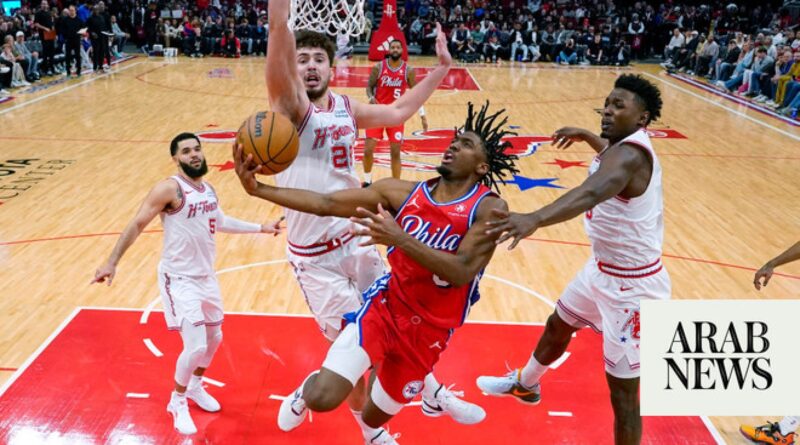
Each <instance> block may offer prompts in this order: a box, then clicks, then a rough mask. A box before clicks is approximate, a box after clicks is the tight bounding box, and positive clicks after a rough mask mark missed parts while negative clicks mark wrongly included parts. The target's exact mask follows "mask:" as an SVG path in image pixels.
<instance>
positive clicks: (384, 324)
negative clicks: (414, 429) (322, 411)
mask: <svg viewBox="0 0 800 445" xmlns="http://www.w3.org/2000/svg"><path fill="white" fill-rule="evenodd" d="M387 297H388V295H387V291H385V290H384V291H382V292H381V293H380V294H378V295H376V296H375V297H374V298H371V299H370V300H368V301H367V302H366V303H365V304H364V307H363V308H362V311H360V312H361V314H359V315H360V316H359V317H358V319H357V321H356V323H358V328H359V329H358V330H359V343H360V345H361V347H362V348H364V350H365V351H367V355H368V356H369V359H370V362H371V363H372V365H373V366H375V367H376V368H377V369H378V379H379V380H380V382H381V386H382V387H383V389H384V390H385V391H386V393H387V394H389V396H390V397H391V398H392V399H394V400H395V401H396V402H399V403H405V402H408V401H410V400H412V399H413V398H414V397H416V395H417V394H419V393H420V392H421V391H422V387H423V385H424V381H425V376H426V375H428V374H429V373H430V372H431V371H432V370H433V365H435V364H436V362H438V361H439V354H441V353H442V352H443V351H444V350H445V349H446V348H447V341H448V340H449V339H450V335H451V332H452V330H450V329H443V328H439V327H435V326H432V325H430V324H428V323H426V322H425V321H424V320H422V319H421V318H420V317H419V316H418V315H416V314H415V313H414V312H412V311H411V310H410V309H409V308H408V307H407V306H406V305H405V304H403V303H402V302H400V301H399V300H397V299H393V301H388V299H387ZM362 314H363V315H362Z"/></svg>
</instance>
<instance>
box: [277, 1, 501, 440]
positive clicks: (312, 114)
mask: <svg viewBox="0 0 800 445" xmlns="http://www.w3.org/2000/svg"><path fill="white" fill-rule="evenodd" d="M289 3H290V2H289V0H272V1H270V2H269V6H268V7H269V30H270V35H269V41H268V43H267V44H268V47H267V68H266V81H267V89H268V95H269V104H270V108H271V110H272V111H275V112H277V113H280V114H283V115H284V116H286V117H288V118H289V120H291V121H292V122H293V123H294V124H295V126H296V127H297V132H298V136H299V141H300V145H299V148H298V154H297V158H296V159H295V160H294V161H293V163H292V165H291V166H290V167H289V168H287V169H286V170H285V171H283V172H282V173H280V174H278V175H276V176H275V182H276V184H277V185H278V186H280V187H287V188H295V189H302V190H310V191H313V192H317V193H333V192H336V191H339V190H347V189H355V188H360V187H361V183H360V181H359V179H358V175H357V172H356V169H355V165H354V164H355V161H354V153H353V149H354V146H355V141H356V137H357V135H358V128H359V127H363V128H373V127H396V126H398V125H401V124H403V123H404V122H405V121H406V120H408V118H409V117H411V116H412V115H413V114H414V113H415V112H417V110H419V108H420V107H421V106H422V104H423V103H424V102H425V100H427V99H428V97H430V95H431V94H432V93H433V92H434V91H435V90H436V88H437V86H438V85H439V84H440V83H441V81H442V79H444V77H445V75H446V74H447V73H448V71H449V69H450V64H451V58H450V53H448V51H447V42H446V40H445V36H444V34H443V33H442V32H441V29H440V28H439V33H438V34H439V35H438V37H437V44H436V48H437V54H438V58H439V63H438V65H437V66H436V67H435V68H434V69H433V70H432V71H431V72H430V73H429V74H428V76H426V78H425V79H424V80H422V81H421V82H419V83H418V84H417V85H416V86H415V87H414V88H413V89H412V90H410V91H409V92H408V93H406V94H404V95H403V96H402V97H401V98H400V99H398V100H397V101H395V102H393V103H392V104H387V105H382V104H365V103H360V102H358V101H355V100H352V99H351V98H349V97H347V96H344V95H339V94H335V93H333V92H332V91H330V90H329V88H328V83H329V82H330V80H331V75H332V66H333V61H334V52H335V47H334V44H333V42H332V41H331V40H330V39H329V38H328V37H327V36H325V35H324V34H320V33H317V32H312V31H306V30H303V31H298V32H297V33H296V34H295V35H292V33H291V32H290V30H289V27H288V18H289ZM285 214H286V223H287V231H288V235H287V241H288V243H287V244H288V245H287V259H288V260H289V263H290V264H291V266H292V270H293V272H294V274H295V278H296V279H297V282H298V284H299V286H300V289H301V290H302V292H303V294H304V296H305V300H306V302H307V304H308V306H309V309H310V310H311V313H312V314H313V315H314V318H315V319H316V321H317V323H318V325H319V329H320V331H321V332H322V334H323V335H324V336H325V338H326V339H327V340H328V341H330V342H333V341H334V340H335V339H336V338H337V337H338V336H339V332H340V331H341V329H342V317H343V316H344V314H346V313H349V312H353V311H356V310H358V309H359V308H360V307H361V305H362V304H363V301H362V297H361V293H362V292H363V291H364V290H366V289H367V288H368V287H369V286H370V285H371V284H372V283H373V282H374V281H375V280H376V279H377V278H378V277H380V276H382V275H383V274H384V270H385V266H384V264H383V260H382V259H381V257H380V255H379V254H378V251H377V249H376V248H375V247H374V246H369V247H364V246H359V245H358V243H357V242H353V241H352V239H353V235H352V234H351V229H352V228H353V224H352V223H351V222H350V221H348V220H347V219H344V218H337V217H332V216H316V215H310V214H306V213H303V212H298V211H296V210H292V209H285ZM426 385H427V386H428V387H432V388H438V391H436V394H435V396H430V397H428V396H427V395H425V394H423V402H424V404H423V406H425V407H426V409H425V410H424V412H425V414H426V415H429V416H434V417H435V416H441V415H444V414H447V415H450V416H451V417H453V419H454V420H456V421H457V422H460V423H467V424H469V423H477V422H480V421H481V420H483V418H484V417H485V415H486V413H485V412H484V411H483V409H481V408H480V407H479V406H477V405H473V404H470V403H466V402H464V401H462V400H460V399H458V398H457V397H456V396H455V395H454V394H453V393H452V392H450V391H448V390H447V388H446V387H444V385H441V384H439V383H438V382H436V379H435V378H434V377H433V375H430V376H428V377H427V378H426ZM287 390H288V388H287ZM365 401H366V388H365V385H364V380H363V379H360V380H359V382H358V383H357V385H356V389H355V390H354V391H353V392H352V393H351V396H350V398H349V399H348V405H349V406H350V408H351V411H352V413H353V416H354V418H355V419H356V421H357V422H358V424H359V426H360V427H361V432H362V435H363V437H364V441H365V442H366V443H375V444H377V443H388V444H391V443H395V442H394V440H393V439H391V436H390V435H389V434H387V432H386V430H384V429H383V428H378V429H375V428H370V427H369V426H367V425H366V424H365V423H364V422H363V421H362V419H361V407H363V406H364V403H365ZM278 424H279V427H280V428H281V429H283V430H288V428H289V427H287V426H286V425H285V424H284V423H283V422H281V421H279V422H278Z"/></svg>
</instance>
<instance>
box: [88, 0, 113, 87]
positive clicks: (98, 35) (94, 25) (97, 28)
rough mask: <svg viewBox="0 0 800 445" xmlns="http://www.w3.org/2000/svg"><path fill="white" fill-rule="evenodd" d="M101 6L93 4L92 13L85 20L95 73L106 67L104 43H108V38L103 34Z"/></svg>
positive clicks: (103, 15) (104, 20) (103, 23)
mask: <svg viewBox="0 0 800 445" xmlns="http://www.w3.org/2000/svg"><path fill="white" fill-rule="evenodd" d="M103 12H104V11H103V7H102V6H101V5H100V4H97V5H94V8H93V9H92V15H91V16H89V20H88V21H87V22H86V25H87V28H88V31H89V39H90V40H91V43H92V68H93V69H94V72H95V73H99V72H100V71H101V70H103V69H106V70H107V69H108V67H107V65H104V64H105V60H104V57H103V56H104V55H105V45H108V38H107V37H106V36H104V35H103V31H104V30H105V29H106V26H107V25H106V17H105V14H103Z"/></svg>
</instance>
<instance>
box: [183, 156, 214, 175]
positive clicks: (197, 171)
mask: <svg viewBox="0 0 800 445" xmlns="http://www.w3.org/2000/svg"><path fill="white" fill-rule="evenodd" d="M179 163H180V166H181V170H183V172H184V173H186V176H188V177H190V178H192V179H197V178H202V177H203V176H205V174H206V173H208V164H206V160H205V159H203V162H202V163H201V164H200V167H197V168H194V167H192V166H191V165H189V164H186V163H184V162H182V161H181V162H179Z"/></svg>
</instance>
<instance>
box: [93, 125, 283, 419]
mask: <svg viewBox="0 0 800 445" xmlns="http://www.w3.org/2000/svg"><path fill="white" fill-rule="evenodd" d="M170 154H171V155H172V160H173V161H174V162H175V164H176V165H177V167H178V171H177V173H176V174H175V175H173V176H171V177H170V178H168V179H164V180H163V181H161V182H159V183H158V184H156V186H155V187H154V188H153V189H152V190H151V191H150V193H149V194H148V195H147V197H146V198H145V199H144V202H143V203H142V206H141V207H140V208H139V211H138V212H137V213H136V216H135V217H134V218H133V220H132V221H131V222H130V223H129V224H128V226H127V227H126V228H125V230H124V231H123V232H122V234H121V235H120V237H119V239H118V240H117V244H116V245H115V246H114V250H113V251H112V252H111V256H109V258H108V260H107V261H106V262H105V263H103V264H102V265H101V266H100V267H99V268H98V269H97V271H96V272H95V274H94V279H93V280H92V283H102V282H108V285H109V286H110V285H111V282H112V280H113V279H114V276H115V275H116V272H117V264H118V263H119V261H120V259H121V258H122V255H124V254H125V252H126V251H127V250H128V248H129V247H130V246H131V245H132V244H133V242H134V241H136V239H137V238H138V237H139V235H140V234H141V233H142V231H143V230H144V229H145V227H147V225H148V224H150V221H152V220H153V218H155V217H156V215H158V216H160V217H161V222H162V223H163V225H164V249H163V250H162V252H161V261H160V262H159V263H158V286H159V290H160V291H161V302H162V305H163V306H164V318H165V319H166V322H167V328H168V329H170V330H177V331H180V334H181V338H182V339H183V351H182V352H181V354H180V355H179V356H178V362H177V364H176V366H175V390H174V391H173V392H172V396H171V397H170V401H169V404H168V405H167V411H169V412H170V413H171V414H172V415H173V417H174V419H173V420H174V426H175V429H176V430H178V432H180V433H181V434H194V433H196V432H197V427H195V425H194V422H193V421H192V417H191V416H190V415H189V406H188V404H187V402H186V399H187V398H188V399H191V400H193V401H194V402H195V403H197V405H198V406H199V407H200V408H202V409H203V410H204V411H208V412H216V411H219V410H220V404H219V402H217V400H215V399H214V397H212V396H211V395H210V394H208V393H207V392H206V390H205V389H204V388H203V384H202V377H203V373H204V372H205V370H206V368H208V365H209V364H211V359H212V358H213V357H214V353H216V352H217V348H218V347H219V345H220V343H221V342H222V326H221V325H222V317H223V313H222V297H221V296H220V291H219V283H217V276H216V274H215V272H214V261H215V258H216V240H215V234H216V232H217V231H220V232H226V233H259V232H260V233H272V234H275V235H277V234H279V233H280V232H281V230H282V228H281V227H280V220H279V221H275V222H271V223H267V224H255V223H250V222H245V221H240V220H238V219H236V218H233V217H230V216H227V215H225V214H224V213H222V209H220V207H219V202H218V200H217V193H216V191H214V188H213V187H212V186H211V184H209V183H208V182H205V181H203V176H205V174H206V173H207V172H208V166H207V165H206V159H205V156H204V155H203V150H202V148H201V147H200V140H199V139H198V138H197V136H195V135H194V134H192V133H181V134H179V135H178V136H176V137H175V138H174V139H173V140H172V143H171V144H170Z"/></svg>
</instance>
